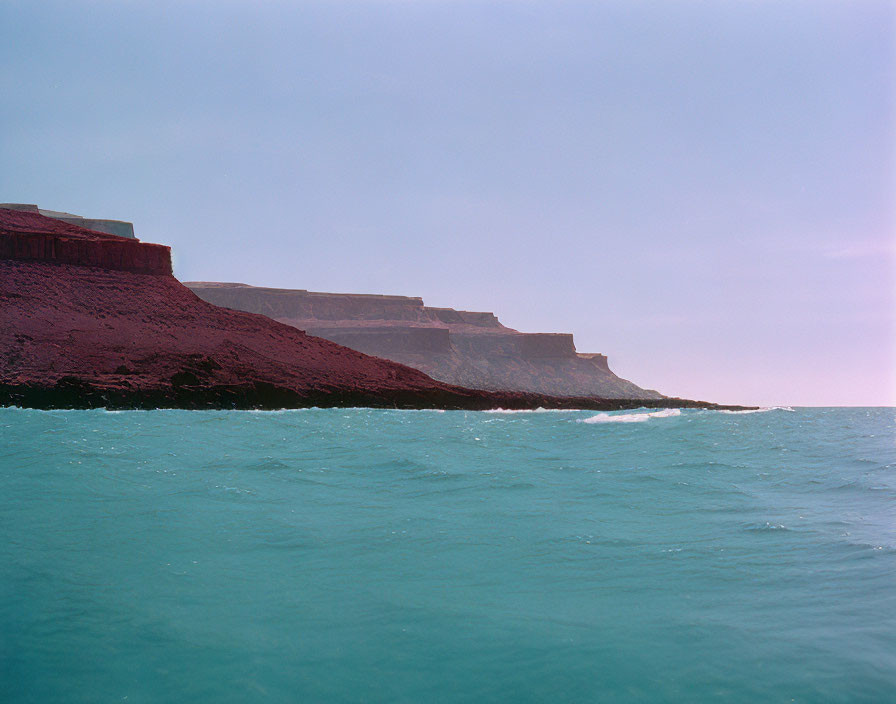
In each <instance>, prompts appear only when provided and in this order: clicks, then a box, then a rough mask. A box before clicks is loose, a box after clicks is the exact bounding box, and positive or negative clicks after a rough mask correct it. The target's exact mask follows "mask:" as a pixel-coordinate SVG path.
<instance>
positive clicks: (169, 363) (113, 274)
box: [0, 208, 739, 410]
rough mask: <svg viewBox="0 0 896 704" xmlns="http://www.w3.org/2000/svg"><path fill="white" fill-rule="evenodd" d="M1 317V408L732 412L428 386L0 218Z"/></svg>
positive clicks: (420, 376) (29, 224)
mask: <svg viewBox="0 0 896 704" xmlns="http://www.w3.org/2000/svg"><path fill="white" fill-rule="evenodd" d="M421 305H422V304H421ZM0 309H2V315H0V405H3V406H20V407H28V408H47V409H50V408H109V409H127V408H134V409H152V408H183V409H282V408H308V407H314V406H318V407H353V406H366V407H372V408H407V409H464V410H487V409H496V408H505V409H515V410H526V409H536V408H551V409H587V410H619V409H626V408H640V407H648V408H682V407H684V408H714V409H736V408H739V407H735V406H720V405H717V404H712V403H705V402H699V401H690V400H685V399H672V398H664V397H660V398H637V397H636V398H606V397H605V396H603V395H601V394H597V393H592V394H590V395H589V396H587V397H582V396H572V395H570V394H556V393H554V394H551V393H539V392H533V391H528V390H527V391H496V390H483V389H471V388H467V387H466V385H458V384H456V383H447V382H445V381H438V380H435V379H433V378H431V377H430V376H428V375H427V374H425V373H424V372H422V371H420V370H418V369H414V368H411V367H409V366H405V365H404V364H400V363H398V362H395V361H390V360H388V359H382V358H380V357H378V356H371V355H369V354H364V353H362V352H359V351H357V350H355V349H350V348H349V347H345V346H343V345H340V344H337V343H336V342H333V341H330V340H326V339H323V338H320V337H315V336H313V335H308V334H306V333H305V332H304V331H302V330H300V329H297V328H296V327H295V326H292V325H288V324H285V323H283V322H278V321H276V320H272V319H271V318H270V317H267V316H265V315H261V314H258V313H252V312H245V311H240V310H232V309H229V308H223V307H220V306H217V305H213V304H211V303H209V302H207V301H205V300H202V299H201V298H199V297H198V296H197V295H196V294H195V293H193V292H192V291H190V290H189V289H188V288H186V287H185V286H184V285H183V284H181V283H180V282H179V281H178V280H177V279H175V278H174V276H172V274H171V262H170V250H169V249H168V247H165V246H163V245H157V244H147V243H144V242H140V240H138V239H136V238H132V239H131V238H123V237H118V236H116V235H112V234H108V233H100V232H96V231H92V230H87V229H84V228H83V227H79V226H77V225H75V224H71V223H69V222H63V221H61V220H58V219H53V218H48V217H44V216H43V215H41V214H40V213H37V212H29V211H22V210H12V209H3V208H0ZM502 334H504V335H505V336H509V337H514V336H515V335H518V334H517V333H515V332H514V331H506V332H503V333H502ZM523 339H525V338H523Z"/></svg>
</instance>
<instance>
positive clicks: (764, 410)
mask: <svg viewBox="0 0 896 704" xmlns="http://www.w3.org/2000/svg"><path fill="white" fill-rule="evenodd" d="M769 411H787V412H788V413H793V412H794V410H793V409H792V408H791V407H790V406H768V407H767V408H750V409H747V410H744V411H715V413H729V414H736V415H740V414H743V413H768V412H769Z"/></svg>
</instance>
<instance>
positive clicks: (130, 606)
mask: <svg viewBox="0 0 896 704" xmlns="http://www.w3.org/2000/svg"><path fill="white" fill-rule="evenodd" d="M0 701H2V702H5V703H6V704H10V703H13V702H66V703H72V702H129V703H134V702H215V703H218V702H225V703H226V702H408V703H415V704H416V703H418V702H419V703H428V702H715V701H722V702H749V703H751V704H752V703H756V702H763V703H767V702H850V703H852V702H875V703H878V702H896V410H894V409H893V408H774V409H762V410H761V411H757V412H727V413H726V412H719V411H707V410H668V409H667V410H659V411H656V410H654V411H651V410H646V409H639V410H633V411H625V412H613V413H596V412H594V411H545V412H538V411H535V412H462V411H449V412H437V411H399V410H394V411H393V410H370V409H307V410H288V411H274V412H251V411H248V412H247V411H209V412H200V411H177V410H159V411H122V412H109V411H104V410H93V411H38V410H23V409H18V408H5V409H0Z"/></svg>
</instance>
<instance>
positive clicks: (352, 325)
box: [186, 281, 663, 399]
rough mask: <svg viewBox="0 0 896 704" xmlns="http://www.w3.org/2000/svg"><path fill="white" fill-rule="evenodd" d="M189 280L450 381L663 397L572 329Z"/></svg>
mask: <svg viewBox="0 0 896 704" xmlns="http://www.w3.org/2000/svg"><path fill="white" fill-rule="evenodd" d="M186 285H187V286H188V287H189V288H191V289H192V290H193V291H194V292H195V293H196V294H197V295H198V296H200V297H201V298H203V299H204V300H206V301H209V302H210V303H214V304H215V305H219V306H224V307H227V308H232V309H235V310H244V311H250V312H253V313H261V314H263V315H266V316H268V317H270V318H274V319H275V320H278V321H280V322H283V323H286V324H288V325H292V326H294V327H296V328H299V329H300V330H304V331H305V332H307V333H308V334H310V335H315V336H318V337H323V338H325V339H327V340H332V341H333V342H338V343H339V344H342V345H345V346H347V347H351V348H352V349H356V350H359V351H361V352H366V353H367V354H372V355H376V356H378V357H383V358H385V359H390V360H392V361H394V362H399V363H401V364H406V365H408V366H410V367H413V368H415V369H419V370H421V371H423V372H426V374H428V375H429V376H431V377H432V378H434V379H438V380H439V381H444V382H446V383H450V384H457V385H460V386H465V387H469V388H474V389H484V390H490V391H522V392H528V393H538V394H548V395H553V396H599V397H602V398H616V399H661V398H663V396H662V395H661V394H659V393H658V392H656V391H653V390H649V389H642V388H640V387H639V386H636V385H635V384H633V383H632V382H630V381H627V380H625V379H621V378H619V377H618V376H616V375H615V374H614V373H613V372H612V371H610V368H609V366H608V364H607V358H606V356H605V355H603V354H583V353H579V352H577V351H576V347H575V344H574V342H573V336H572V335H569V334H554V333H522V332H519V331H517V330H513V329H512V328H508V327H505V326H504V325H502V324H501V322H500V321H499V320H498V318H497V317H496V316H495V315H494V313H485V312H471V311H462V310H454V309H453V308H432V307H429V306H425V305H424V304H423V300H422V299H421V298H414V297H406V296H379V295H364V294H341V293H317V292H313V291H305V290H291V289H276V288H262V287H255V286H247V285H246V284H238V283H219V282H202V281H194V282H187V283H186Z"/></svg>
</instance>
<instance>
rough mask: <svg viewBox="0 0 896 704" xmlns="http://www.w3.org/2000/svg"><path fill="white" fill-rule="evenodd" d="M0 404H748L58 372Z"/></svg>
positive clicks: (0, 392) (6, 393)
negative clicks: (88, 377)
mask: <svg viewBox="0 0 896 704" xmlns="http://www.w3.org/2000/svg"><path fill="white" fill-rule="evenodd" d="M0 406H17V407H20V408H36V409H43V410H51V409H96V408H105V409H107V410H156V409H182V410H267V411H271V410H284V409H295V408H357V407H366V408H392V409H403V410H465V411H484V410H495V409H506V410H536V409H539V408H544V409H552V410H553V409H557V410H586V411H620V410H629V409H636V408H700V409H706V410H752V409H754V408H755V407H753V406H726V405H720V404H716V403H709V402H706V401H693V400H689V399H680V398H664V399H640V400H639V399H599V398H586V397H579V398H576V397H567V398H564V397H557V396H541V395H539V394H522V393H520V394H516V393H500V392H479V391H471V390H469V389H462V388H458V389H451V390H441V391H395V392H393V393H390V394H388V395H384V394H375V393H364V392H359V391H333V392H325V391H318V392H309V393H305V394H299V393H297V392H295V391H293V390H291V389H288V388H283V387H277V386H273V385H268V384H264V383H256V384H252V385H231V386H223V385H222V386H212V387H191V386H189V385H172V386H171V387H170V388H167V389H165V388H159V389H127V388H121V387H118V388H111V387H103V386H99V385H94V384H91V383H89V382H85V381H84V380H82V379H79V378H77V377H64V378H62V379H60V380H59V381H58V382H57V383H56V384H54V385H53V386H40V385H35V384H18V385H17V384H0Z"/></svg>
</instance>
